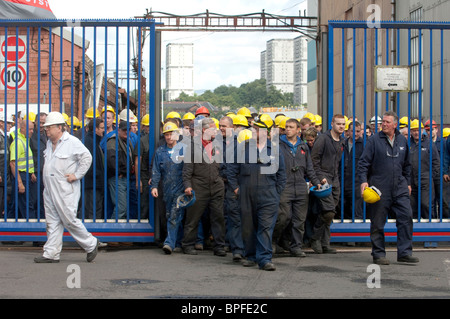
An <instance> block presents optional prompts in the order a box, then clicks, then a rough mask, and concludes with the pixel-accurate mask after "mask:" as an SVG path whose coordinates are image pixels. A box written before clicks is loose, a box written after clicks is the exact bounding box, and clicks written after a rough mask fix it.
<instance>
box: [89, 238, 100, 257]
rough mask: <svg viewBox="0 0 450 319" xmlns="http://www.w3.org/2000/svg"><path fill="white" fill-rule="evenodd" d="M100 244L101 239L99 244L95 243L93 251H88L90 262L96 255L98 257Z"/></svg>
mask: <svg viewBox="0 0 450 319" xmlns="http://www.w3.org/2000/svg"><path fill="white" fill-rule="evenodd" d="M99 245H100V241H99V240H98V239H97V244H96V245H95V248H94V250H93V251H91V252H90V253H88V254H87V256H86V260H87V262H88V263H90V262H92V261H93V260H94V259H95V257H97V253H98V246H99Z"/></svg>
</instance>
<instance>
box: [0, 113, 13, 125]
mask: <svg viewBox="0 0 450 319" xmlns="http://www.w3.org/2000/svg"><path fill="white" fill-rule="evenodd" d="M0 121H2V122H5V113H3V112H0ZM6 122H8V123H14V120H13V118H12V115H11V114H10V115H8V117H7V118H6Z"/></svg>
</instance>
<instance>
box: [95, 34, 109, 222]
mask: <svg viewBox="0 0 450 319" xmlns="http://www.w3.org/2000/svg"><path fill="white" fill-rule="evenodd" d="M93 31H94V57H93V61H94V71H93V75H94V87H93V94H92V95H93V99H92V108H93V119H92V121H96V120H97V27H95V26H94V30H93ZM94 124H96V123H95V122H94ZM95 126H96V125H94V127H95ZM105 127H106V126H105ZM97 147H98V146H97V134H96V131H95V129H94V132H93V143H92V149H93V151H92V166H93V174H92V187H93V188H92V192H93V194H92V197H93V199H92V212H93V216H94V223H95V222H96V216H97V174H96V172H97ZM100 182H101V181H100ZM103 195H104V202H105V201H106V194H105V189H103ZM103 214H104V219H105V222H106V205H105V207H104V209H103Z"/></svg>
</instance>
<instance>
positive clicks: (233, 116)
mask: <svg viewBox="0 0 450 319" xmlns="http://www.w3.org/2000/svg"><path fill="white" fill-rule="evenodd" d="M227 116H228V117H230V118H231V119H232V120H234V118H235V117H236V116H237V115H236V114H234V113H230V114H228V115H227Z"/></svg>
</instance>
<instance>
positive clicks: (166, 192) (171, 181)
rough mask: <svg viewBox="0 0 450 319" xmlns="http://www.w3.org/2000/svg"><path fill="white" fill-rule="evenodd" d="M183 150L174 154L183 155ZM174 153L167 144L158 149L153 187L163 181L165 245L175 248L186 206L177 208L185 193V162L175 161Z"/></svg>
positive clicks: (154, 163) (154, 164) (153, 172)
mask: <svg viewBox="0 0 450 319" xmlns="http://www.w3.org/2000/svg"><path fill="white" fill-rule="evenodd" d="M180 152H181V153H180ZM182 152H183V149H181V150H180V151H179V152H178V153H177V152H176V153H174V154H176V155H182ZM172 153H173V149H170V148H168V147H167V144H164V145H163V146H160V147H159V148H158V149H157V150H156V152H155V157H154V160H153V167H152V182H151V189H153V188H158V185H159V182H160V181H162V188H163V200H164V203H165V204H166V205H165V206H166V217H167V237H166V240H165V241H164V245H169V246H170V247H171V248H172V250H173V249H174V248H175V247H176V246H177V243H179V242H180V240H181V238H182V236H181V232H182V221H183V218H184V208H177V198H178V197H179V196H180V195H183V194H184V186H183V176H182V175H183V162H182V161H180V163H178V162H179V161H176V162H177V163H178V164H177V163H175V162H174V161H173V160H172ZM174 160H175V159H174Z"/></svg>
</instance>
